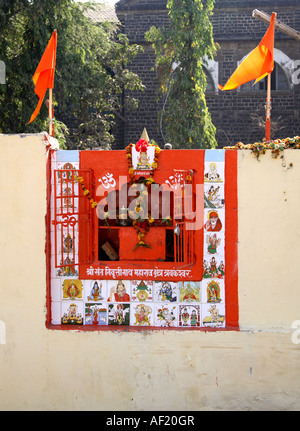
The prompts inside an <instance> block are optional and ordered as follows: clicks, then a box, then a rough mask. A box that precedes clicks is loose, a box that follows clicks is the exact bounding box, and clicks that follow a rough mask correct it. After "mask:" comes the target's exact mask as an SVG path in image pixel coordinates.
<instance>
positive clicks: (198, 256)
mask: <svg viewBox="0 0 300 431" xmlns="http://www.w3.org/2000/svg"><path fill="white" fill-rule="evenodd" d="M204 155H205V153H204V151H199V150H172V151H167V150H162V151H161V153H160V155H159V168H158V169H157V170H156V171H155V172H154V175H153V179H154V181H155V182H156V183H158V184H163V183H164V181H165V180H166V178H167V175H168V174H169V175H170V174H172V173H174V171H175V170H176V169H177V170H178V169H180V170H186V171H189V170H190V169H194V171H195V175H194V183H195V184H197V183H198V184H201V185H202V184H203V178H204ZM80 169H92V170H93V171H94V178H95V190H94V193H97V186H96V185H97V179H98V178H101V176H102V174H103V173H104V172H107V171H109V172H113V173H115V175H116V176H119V177H120V176H123V177H126V176H127V178H128V181H129V177H128V163H127V159H126V157H125V152H124V151H81V152H80ZM118 184H119V183H118V182H117V188H118ZM203 192H204V190H203V187H202V190H201V193H202V194H203ZM198 198H199V199H200V201H201V200H202V201H203V199H201V197H198ZM202 198H203V196H202ZM98 199H99V198H98ZM98 199H97V196H95V200H98ZM202 211H203V208H201V212H202ZM200 218H201V220H203V217H202V214H200V215H199V219H200ZM93 225H94V226H95V227H96V226H97V215H96V212H95V214H94V224H93ZM174 227H175V226H174ZM124 229H128V228H124ZM159 229H165V228H164V227H161V228H159ZM79 241H80V247H79V248H82V247H85V245H84V242H85V235H84V234H81V235H79ZM97 248H98V234H97V231H96V229H95V232H94V250H97ZM185 251H186V248H185ZM193 252H194V255H195V263H194V265H191V266H190V267H185V268H181V267H182V265H181V264H180V263H176V262H174V263H173V262H159V261H155V260H148V261H146V260H145V261H143V260H141V256H140V254H139V253H137V255H138V257H137V260H136V261H122V260H118V261H109V262H106V261H105V262H101V261H97V260H96V259H95V262H94V265H93V267H94V268H98V269H100V270H105V268H109V269H111V270H115V271H117V270H118V269H121V270H125V269H129V270H130V269H133V270H137V269H149V268H154V266H155V268H156V269H157V270H165V271H173V272H174V271H177V270H180V269H181V270H190V271H191V275H190V277H188V278H187V279H189V280H194V281H200V280H202V276H203V273H202V262H203V226H200V228H199V229H198V230H195V231H194V248H193ZM90 267H91V265H90V264H86V265H85V264H81V265H80V267H79V278H81V279H97V278H99V275H90V274H87V271H88V269H89V268H90ZM174 274H175V275H169V276H168V280H169V281H180V280H183V279H182V278H179V277H178V276H176V272H175V273H174ZM104 278H105V279H108V280H109V279H114V276H113V275H110V274H109V271H107V273H106V274H105V277H104ZM122 278H123V279H124V280H126V279H127V280H130V279H133V278H134V279H143V278H145V277H143V276H140V277H139V276H138V275H135V276H132V275H128V276H126V275H125V276H124V275H122ZM147 279H148V280H154V279H155V278H154V277H153V276H151V275H150V276H148V277H147Z"/></svg>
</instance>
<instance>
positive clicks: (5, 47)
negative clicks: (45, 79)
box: [0, 0, 143, 148]
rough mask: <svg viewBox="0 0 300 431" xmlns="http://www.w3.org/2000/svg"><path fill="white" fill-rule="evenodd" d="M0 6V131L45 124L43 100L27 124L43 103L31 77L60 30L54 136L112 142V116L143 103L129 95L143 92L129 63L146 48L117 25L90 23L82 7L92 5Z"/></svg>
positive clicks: (11, 0)
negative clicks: (1, 73) (1, 70)
mask: <svg viewBox="0 0 300 431" xmlns="http://www.w3.org/2000/svg"><path fill="white" fill-rule="evenodd" d="M0 5H1V8H0V9H1V12H0V27H1V34H0V59H1V60H2V61H4V63H5V65H6V84H5V85H2V86H1V85H0V112H1V115H0V133H33V132H40V131H41V130H47V129H48V125H47V118H48V112H47V108H46V106H45V104H44V105H43V107H42V109H41V111H40V114H39V115H38V117H37V118H36V120H35V121H34V122H33V123H31V124H30V125H28V124H27V123H28V121H29V119H30V116H31V114H32V112H33V111H34V109H35V107H36V105H37V102H38V98H37V96H36V95H35V93H34V84H33V81H32V76H33V74H34V72H35V70H36V67H37V65H38V63H39V61H40V59H41V57H42V55H43V52H44V50H45V48H46V45H47V43H48V41H49V39H50V37H51V34H52V32H53V30H54V29H56V30H57V35H58V43H57V57H56V72H55V80H54V90H53V98H54V100H53V102H54V109H55V111H54V112H55V115H54V116H55V119H56V125H55V129H56V133H57V137H58V138H59V139H60V140H61V141H62V142H65V144H66V147H67V148H87V147H88V148H91V147H95V146H97V147H98V146H109V145H110V144H111V143H112V142H113V140H114V137H113V135H112V133H111V129H112V127H113V125H114V123H115V113H116V112H118V111H121V109H122V106H123V105H127V106H130V107H133V108H135V107H136V106H137V103H138V101H137V100H136V99H134V98H132V97H130V96H127V92H126V95H125V96H124V89H130V90H134V91H142V90H143V85H142V82H141V80H140V79H139V77H138V76H137V75H136V74H134V73H132V72H130V70H129V67H128V66H129V64H130V62H131V61H132V60H133V59H134V58H135V56H136V55H137V54H138V53H139V52H141V50H142V48H141V47H140V46H138V45H131V44H129V41H128V39H127V37H126V36H124V35H123V34H120V33H119V32H118V28H117V26H116V25H113V24H111V23H108V22H101V23H94V22H92V20H91V19H89V18H88V17H87V16H86V13H85V12H86V10H87V9H88V8H93V7H96V4H95V3H93V2H89V3H82V4H78V3H76V2H75V1H74V0H31V1H30V0H0ZM97 7H99V4H97ZM68 128H69V129H70V133H68Z"/></svg>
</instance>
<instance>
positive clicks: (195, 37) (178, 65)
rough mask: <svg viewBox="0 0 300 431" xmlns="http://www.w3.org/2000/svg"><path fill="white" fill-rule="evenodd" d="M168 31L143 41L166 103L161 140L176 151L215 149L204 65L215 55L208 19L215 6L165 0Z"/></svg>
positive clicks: (209, 0)
mask: <svg viewBox="0 0 300 431" xmlns="http://www.w3.org/2000/svg"><path fill="white" fill-rule="evenodd" d="M167 8H168V10H169V12H168V13H169V17H170V26H169V27H168V28H167V29H166V28H165V27H161V28H156V27H151V28H150V30H149V31H148V32H147V33H146V35H145V37H146V40H147V41H148V42H151V43H152V46H153V48H154V50H155V53H156V68H157V74H158V79H159V84H160V88H159V96H160V97H162V98H163V100H165V102H167V103H165V106H164V108H163V109H165V112H162V113H160V118H162V114H163V121H164V123H163V124H164V129H165V136H166V139H167V140H168V141H169V142H172V145H173V146H174V147H175V148H215V147H216V146H217V142H216V139H215V131H216V130H215V126H214V125H213V123H212V120H211V116H210V113H209V111H208V108H207V106H206V99H205V89H206V76H205V72H204V70H203V66H202V64H205V59H206V58H207V59H212V58H213V57H214V55H215V53H216V49H217V48H216V45H215V43H214V40H213V30H212V25H211V22H210V20H209V17H210V16H211V15H212V14H213V8H214V0H168V2H167Z"/></svg>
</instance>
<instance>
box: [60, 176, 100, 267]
mask: <svg viewBox="0 0 300 431" xmlns="http://www.w3.org/2000/svg"><path fill="white" fill-rule="evenodd" d="M78 178H81V179H82V182H79V181H78ZM92 187H93V182H92V170H91V169H78V170H75V169H59V170H54V193H53V195H54V220H53V221H52V223H53V225H54V244H55V268H61V270H62V271H64V273H65V275H75V274H76V271H75V266H76V265H79V263H91V262H92V261H93V248H92V239H93V234H92V229H93V226H92V222H91V221H92V212H91V205H90V202H89V200H88V199H86V196H85V191H90V192H91V191H92ZM82 197H84V199H82ZM81 242H82V243H83V244H84V247H80V248H79V243H81Z"/></svg>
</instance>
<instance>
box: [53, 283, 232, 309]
mask: <svg viewBox="0 0 300 431" xmlns="http://www.w3.org/2000/svg"><path fill="white" fill-rule="evenodd" d="M51 293H52V300H54V301H62V302H69V301H85V302H99V301H105V302H108V303H114V302H122V303H125V302H127V303H136V302H145V303H155V302H165V303H171V304H176V303H195V304H197V303H214V304H220V303H224V301H225V289H224V279H218V278H213V279H205V278H204V279H203V280H202V282H199V281H184V282H178V283H176V282H172V281H153V280H150V281H144V280H80V279H77V278H65V279H64V280H52V292H51Z"/></svg>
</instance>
